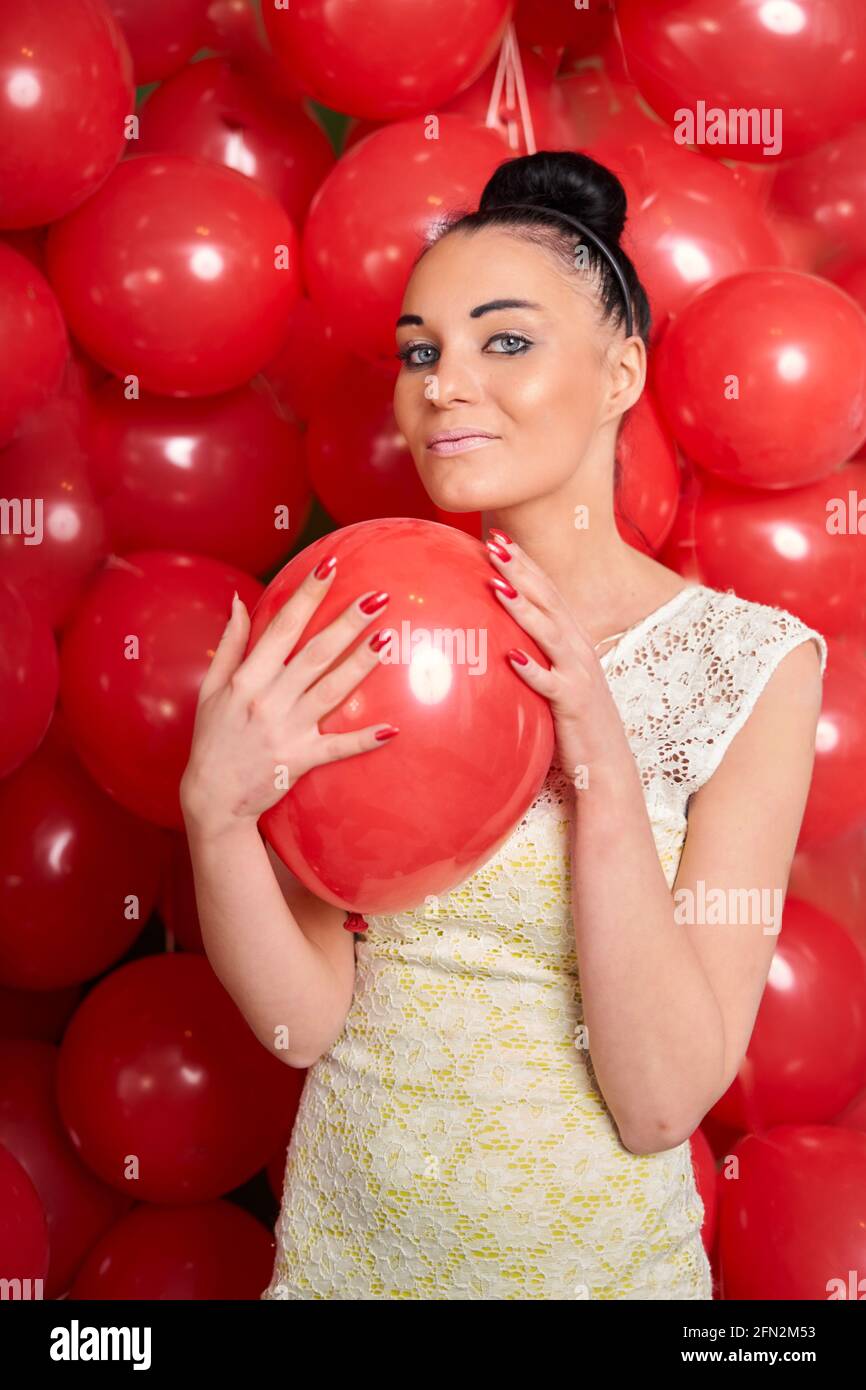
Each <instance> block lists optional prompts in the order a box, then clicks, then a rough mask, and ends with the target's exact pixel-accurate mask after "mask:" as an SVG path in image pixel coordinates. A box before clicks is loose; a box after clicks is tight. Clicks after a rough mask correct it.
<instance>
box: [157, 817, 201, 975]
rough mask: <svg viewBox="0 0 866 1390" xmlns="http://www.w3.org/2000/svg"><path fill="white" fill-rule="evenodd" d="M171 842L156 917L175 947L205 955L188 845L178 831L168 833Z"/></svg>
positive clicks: (184, 836) (183, 835)
mask: <svg viewBox="0 0 866 1390" xmlns="http://www.w3.org/2000/svg"><path fill="white" fill-rule="evenodd" d="M168 834H169V839H170V841H171V844H170V848H169V858H168V865H167V866H166V871H165V874H164V876H163V880H162V888H161V890H160V896H159V903H158V904H157V906H158V908H159V915H160V917H161V918H162V920H163V922H164V923H165V929H166V931H167V932H170V933H171V935H172V936H173V937H174V939H175V941H176V942H177V944H178V945H180V946H182V947H183V949H184V950H185V951H197V952H198V953H199V955H202V956H203V955H204V954H205V949H204V942H203V941H202V937H201V925H200V923H199V920H198V903H197V901H196V896H195V879H194V877H193V872H192V860H191V859H190V854H189V842H188V841H187V838H186V835H185V834H181V833H180V832H179V831H178V832H175V831H171V832H168Z"/></svg>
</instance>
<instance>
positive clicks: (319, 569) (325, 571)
mask: <svg viewBox="0 0 866 1390" xmlns="http://www.w3.org/2000/svg"><path fill="white" fill-rule="evenodd" d="M336 563H337V557H336V555H329V556H328V558H327V559H326V560H320V561H319V563H318V564H317V565H316V568H315V569H314V570H313V574H314V575H315V576H316V578H317V579H327V577H328V575H329V574H330V573H331V570H332V569H333V568H334V566H335V564H336Z"/></svg>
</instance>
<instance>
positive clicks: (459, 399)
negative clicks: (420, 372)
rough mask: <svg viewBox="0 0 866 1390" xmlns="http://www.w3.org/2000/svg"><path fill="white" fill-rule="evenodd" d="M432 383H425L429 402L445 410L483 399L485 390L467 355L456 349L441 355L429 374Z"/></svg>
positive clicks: (429, 381)
mask: <svg viewBox="0 0 866 1390" xmlns="http://www.w3.org/2000/svg"><path fill="white" fill-rule="evenodd" d="M429 376H430V377H432V378H433V379H432V381H431V380H428V381H426V382H425V386H424V390H425V394H426V395H427V397H428V399H429V400H432V401H433V402H434V404H436V405H439V406H441V407H443V408H446V409H447V408H449V407H450V406H454V405H465V404H466V403H467V402H468V403H470V404H471V403H472V402H475V401H478V400H480V399H481V396H482V395H483V390H482V386H481V382H480V380H479V378H478V374H477V372H476V371H475V369H474V368H473V367H472V366H471V365H470V363H469V361H468V359H467V358H466V356H465V355H463V354H461V353H460V352H459V351H457V350H456V349H452V350H451V351H449V352H445V351H443V352H442V353H440V356H439V361H438V362H436V363H435V365H434V367H433V368H432V370H431V371H430V373H429Z"/></svg>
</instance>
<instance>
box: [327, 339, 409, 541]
mask: <svg viewBox="0 0 866 1390" xmlns="http://www.w3.org/2000/svg"><path fill="white" fill-rule="evenodd" d="M395 374H396V373H395V371H394V370H393V368H385V369H382V368H380V367H378V366H375V365H373V364H372V363H368V362H365V361H363V360H362V359H360V358H355V359H354V360H352V361H350V362H348V363H347V365H346V367H345V369H344V370H343V371H342V372H341V373H340V374H339V375H338V376H336V377H335V378H334V379H333V382H332V395H331V399H330V400H328V401H323V402H322V403H321V404H320V405H319V406H318V408H317V409H316V410H315V411H313V413H312V415H311V417H310V422H309V428H308V430H307V432H306V435H305V436H304V445H305V451H306V465H307V471H308V473H309V477H310V482H311V483H312V486H313V490H314V492H315V494H316V496H317V497H318V499H319V501H320V502H321V503H322V506H323V507H324V508H325V511H326V512H327V513H328V515H329V516H332V517H333V518H334V520H335V521H336V522H337V524H338V525H339V526H351V525H352V524H353V523H354V522H356V521H373V520H374V519H375V518H376V517H386V516H418V517H426V518H427V520H429V521H432V520H433V519H434V513H433V503H432V502H431V501H430V498H429V497H428V495H427V492H426V491H425V489H424V485H423V483H422V482H421V479H420V478H419V477H418V470H417V468H416V467H415V462H414V460H413V458H412V455H411V453H410V451H409V446H408V444H407V443H406V440H405V437H404V436H403V435H402V434H401V432H400V429H399V427H398V425H397V421H396V420H395V418H394V407H393V398H394V377H395ZM335 401H338V402H339V409H336V410H335V409H334V402H335Z"/></svg>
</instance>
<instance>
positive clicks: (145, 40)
mask: <svg viewBox="0 0 866 1390" xmlns="http://www.w3.org/2000/svg"><path fill="white" fill-rule="evenodd" d="M108 4H109V5H110V7H111V9H112V11H113V12H114V17H115V19H116V20H117V21H118V23H119V25H120V27H121V29H122V30H123V33H124V37H125V38H126V41H127V43H128V44H129V49H130V52H131V53H132V61H133V65H134V68H135V80H136V82H137V83H138V85H139V86H145V85H146V84H147V83H149V82H159V81H161V79H162V78H164V77H169V76H170V74H171V73H173V72H177V70H178V68H182V67H183V65H184V63H186V62H187V61H188V59H190V58H191V57H192V55H193V54H194V53H195V52H196V51H197V50H198V49H199V48H203V47H204V44H205V41H206V39H207V37H208V29H207V11H208V7H209V4H210V0H147V4H146V5H142V4H141V0H108Z"/></svg>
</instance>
